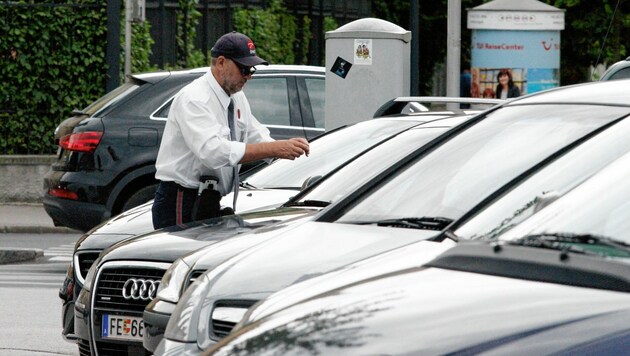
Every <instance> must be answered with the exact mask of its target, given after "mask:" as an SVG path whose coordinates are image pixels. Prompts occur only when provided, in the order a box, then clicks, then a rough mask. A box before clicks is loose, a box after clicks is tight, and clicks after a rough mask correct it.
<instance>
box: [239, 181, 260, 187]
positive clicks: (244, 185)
mask: <svg viewBox="0 0 630 356" xmlns="http://www.w3.org/2000/svg"><path fill="white" fill-rule="evenodd" d="M238 186H239V187H242V188H248V189H258V188H256V187H254V186H253V185H251V184H249V183H247V181H242V182H240V183H239V185H238Z"/></svg>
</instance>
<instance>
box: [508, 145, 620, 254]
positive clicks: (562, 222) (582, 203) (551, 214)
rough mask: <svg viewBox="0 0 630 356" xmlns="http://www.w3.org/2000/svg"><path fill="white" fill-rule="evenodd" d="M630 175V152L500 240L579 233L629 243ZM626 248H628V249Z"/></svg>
mask: <svg viewBox="0 0 630 356" xmlns="http://www.w3.org/2000/svg"><path fill="white" fill-rule="evenodd" d="M629 177H630V154H626V155H624V156H623V157H621V158H620V159H618V160H616V161H615V162H614V163H613V164H611V165H609V166H608V167H606V168H605V169H603V170H602V171H601V172H599V173H597V174H596V175H595V176H593V177H592V178H591V179H589V180H587V181H586V182H584V183H583V184H581V185H579V186H578V187H576V188H575V189H574V190H572V191H571V192H569V193H567V194H566V195H564V196H563V197H561V198H559V199H558V200H556V201H555V202H554V203H552V204H550V205H549V206H547V207H546V208H544V209H542V210H541V211H540V212H538V213H537V214H534V215H533V216H532V217H531V218H529V219H527V220H525V221H524V222H522V223H521V224H519V225H517V226H515V227H513V228H512V229H511V230H509V231H507V232H506V233H504V234H502V235H501V236H499V240H501V241H517V240H519V239H531V238H530V237H529V236H542V237H545V238H546V239H547V240H549V239H550V238H551V237H554V236H561V237H562V238H565V239H567V238H566V236H569V238H571V239H572V241H574V240H576V239H575V237H576V236H577V237H580V239H581V240H586V241H588V239H589V238H591V239H592V240H600V241H601V240H604V241H605V242H610V241H612V242H614V243H617V244H619V243H621V244H626V245H628V244H630V185H629V184H628V178H629ZM585 236H586V237H585ZM569 242H571V241H569ZM583 245H584V243H583ZM609 245H610V244H609ZM622 251H624V252H627V250H625V249H622ZM600 252H603V251H602V250H600ZM604 254H606V255H609V256H616V255H618V254H613V253H604Z"/></svg>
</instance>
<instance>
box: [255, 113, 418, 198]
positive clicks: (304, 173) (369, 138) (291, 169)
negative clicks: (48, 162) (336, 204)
mask: <svg viewBox="0 0 630 356" xmlns="http://www.w3.org/2000/svg"><path fill="white" fill-rule="evenodd" d="M417 124H418V121H412V120H371V121H366V122H364V123H361V124H359V125H354V126H350V127H347V128H344V129H341V130H339V131H336V132H332V133H330V134H327V135H325V136H323V137H320V138H318V139H317V140H314V141H313V142H312V144H311V145H310V146H311V147H310V154H309V156H308V157H307V156H301V157H300V158H298V159H296V160H294V161H290V160H277V161H275V162H274V163H273V164H272V165H270V166H269V167H267V168H265V169H262V170H260V171H258V172H256V173H254V174H252V175H251V176H249V177H248V178H247V179H246V180H245V184H246V185H249V186H252V187H256V188H285V189H300V187H301V186H302V184H303V183H304V181H305V180H306V179H307V178H309V177H315V176H323V175H325V174H327V173H328V172H330V171H331V170H333V169H335V168H337V167H338V166H339V165H341V164H343V163H344V162H346V161H347V160H349V159H351V158H353V157H354V156H356V155H357V154H359V153H361V152H362V151H364V150H366V149H368V148H370V147H371V146H373V145H375V144H377V143H378V142H381V141H383V140H386V139H388V138H389V137H391V136H392V135H394V134H396V133H398V132H400V131H402V130H405V129H406V128H409V127H411V126H414V125H417Z"/></svg>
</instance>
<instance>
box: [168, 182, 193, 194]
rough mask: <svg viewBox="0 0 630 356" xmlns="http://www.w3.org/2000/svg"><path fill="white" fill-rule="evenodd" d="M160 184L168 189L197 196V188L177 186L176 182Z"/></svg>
mask: <svg viewBox="0 0 630 356" xmlns="http://www.w3.org/2000/svg"><path fill="white" fill-rule="evenodd" d="M160 182H161V183H162V184H163V185H164V187H165V188H167V189H172V190H182V191H184V192H186V193H191V194H197V188H187V187H184V186H182V185H179V184H177V183H175V182H170V181H160Z"/></svg>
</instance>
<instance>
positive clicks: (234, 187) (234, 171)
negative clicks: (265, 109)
mask: <svg viewBox="0 0 630 356" xmlns="http://www.w3.org/2000/svg"><path fill="white" fill-rule="evenodd" d="M228 125H229V126H230V140H232V141H237V138H236V128H235V127H234V100H232V99H230V105H228ZM232 174H233V178H232V192H234V200H233V201H232V209H234V211H235V212H236V198H237V197H238V186H239V179H238V165H236V166H233V167H232Z"/></svg>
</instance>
